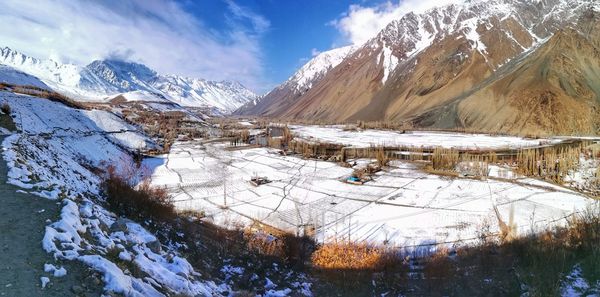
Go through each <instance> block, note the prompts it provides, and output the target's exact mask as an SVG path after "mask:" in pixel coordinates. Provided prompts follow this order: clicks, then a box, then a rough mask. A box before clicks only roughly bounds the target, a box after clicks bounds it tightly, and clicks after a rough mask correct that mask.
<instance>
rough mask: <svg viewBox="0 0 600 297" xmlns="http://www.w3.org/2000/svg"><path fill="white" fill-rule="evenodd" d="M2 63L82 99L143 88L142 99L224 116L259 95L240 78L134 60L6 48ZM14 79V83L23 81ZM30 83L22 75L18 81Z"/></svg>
mask: <svg viewBox="0 0 600 297" xmlns="http://www.w3.org/2000/svg"><path fill="white" fill-rule="evenodd" d="M0 64H4V65H6V66H10V67H12V68H14V69H16V70H18V71H21V72H23V73H26V74H28V75H30V76H34V77H37V78H38V79H39V80H40V81H42V82H43V84H45V85H47V86H48V87H50V88H51V89H53V90H55V91H57V92H59V93H62V94H64V95H66V96H69V97H72V98H73V99H76V100H82V101H105V100H110V99H113V98H115V97H118V96H120V95H124V96H123V98H129V97H136V96H135V94H136V93H138V94H139V93H140V92H141V93H143V94H144V101H164V100H168V101H170V102H173V103H176V104H179V105H181V106H184V107H196V108H206V109H214V110H216V111H218V112H219V113H225V114H226V113H230V112H232V111H234V110H235V109H237V108H239V107H240V106H242V105H244V104H245V103H247V102H249V101H252V100H254V99H256V98H257V95H256V94H254V93H253V92H252V91H250V90H248V89H247V88H246V87H244V86H243V85H241V84H240V83H238V82H228V81H210V80H204V79H197V78H188V77H182V76H177V75H162V74H159V73H157V72H156V71H154V70H152V69H150V68H148V67H147V66H145V65H143V64H139V63H133V62H123V61H117V60H96V61H93V62H92V63H90V64H88V65H86V66H78V65H73V64H61V63H58V62H55V61H52V60H42V59H37V58H33V57H30V56H27V55H25V54H23V53H20V52H18V51H15V50H12V49H10V48H7V47H5V48H0ZM0 71H1V72H2V73H5V74H0V75H1V76H0V78H2V77H8V76H9V74H8V69H7V68H2V69H0ZM14 78H15V77H14V76H12V79H11V81H12V82H13V83H15V84H19V82H20V81H19V80H15V79H14ZM7 79H8V78H7ZM0 82H1V81H0ZM29 82H30V80H28V79H25V78H23V80H22V82H21V83H20V84H28V83H29ZM131 94H134V95H131ZM136 98H138V99H139V96H137V97H136ZM133 101H136V99H133Z"/></svg>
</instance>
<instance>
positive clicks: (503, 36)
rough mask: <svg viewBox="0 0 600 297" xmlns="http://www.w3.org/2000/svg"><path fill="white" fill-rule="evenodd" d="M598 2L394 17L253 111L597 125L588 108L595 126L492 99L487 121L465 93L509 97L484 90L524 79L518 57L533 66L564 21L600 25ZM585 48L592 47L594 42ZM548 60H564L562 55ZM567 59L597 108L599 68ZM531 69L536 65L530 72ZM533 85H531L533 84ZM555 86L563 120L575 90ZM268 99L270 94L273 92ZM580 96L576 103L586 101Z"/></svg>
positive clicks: (537, 128)
mask: <svg viewBox="0 0 600 297" xmlns="http://www.w3.org/2000/svg"><path fill="white" fill-rule="evenodd" d="M598 11H600V3H596V2H594V1H591V0H578V1H566V0H546V1H529V0H517V1H508V0H490V1H465V2H464V3H463V4H452V5H447V6H443V7H437V8H433V9H431V10H428V11H426V12H425V13H422V14H415V13H408V14H406V15H404V16H403V17H402V18H400V19H397V20H394V21H392V22H391V23H390V24H388V25H387V26H386V27H385V28H384V29H383V30H382V31H380V32H379V33H378V34H377V35H376V36H374V37H373V38H372V39H370V40H369V41H367V42H366V43H365V44H363V45H361V46H360V47H359V48H358V49H357V50H355V51H353V52H352V53H351V54H349V55H348V56H346V57H345V58H344V59H343V61H342V62H340V63H339V64H338V65H337V66H336V67H333V68H332V69H330V70H329V71H327V73H326V75H325V76H324V77H323V78H322V79H320V80H319V81H318V82H316V83H315V84H314V85H313V86H312V87H311V88H310V89H309V90H307V91H306V92H305V93H304V94H302V95H301V96H298V97H297V98H296V99H295V100H294V102H293V104H289V105H284V106H278V105H276V104H274V106H275V107H276V108H268V109H262V110H258V111H256V110H255V112H254V114H256V115H261V116H268V117H279V118H294V119H304V120H306V119H311V120H324V121H332V122H346V121H356V120H367V121H379V120H387V121H396V122H403V123H407V124H408V125H414V126H417V127H424V128H428V127H429V128H447V129H473V130H485V131H490V132H503V133H519V134H522V133H534V134H535V133H559V134H560V133H566V134H573V133H584V134H590V133H593V134H595V133H597V131H598V126H597V125H596V124H591V123H592V122H594V121H593V120H592V118H593V117H594V116H595V113H594V114H588V115H586V117H589V119H588V120H586V121H587V122H588V123H589V124H590V125H589V126H585V127H584V125H575V126H573V127H577V128H571V126H570V124H569V125H564V126H561V125H554V124H550V122H549V121H544V120H541V119H539V121H538V122H536V123H529V124H527V125H522V126H515V125H512V126H511V125H509V124H510V123H511V121H515V120H517V118H515V117H513V116H512V115H511V114H508V113H507V112H506V111H501V110H502V108H500V107H497V108H496V107H494V108H489V109H488V108H487V107H488V106H487V105H483V106H484V107H485V108H482V109H483V110H487V111H486V112H488V113H489V114H486V115H485V116H486V117H489V118H493V119H494V121H496V124H495V125H491V124H490V123H488V122H486V121H477V120H474V119H476V118H481V117H482V116H483V115H482V114H481V113H480V112H477V110H474V109H473V108H466V107H467V106H470V104H475V103H469V104H467V103H462V104H461V103H460V102H462V101H464V100H467V99H468V101H467V102H472V101H474V102H480V105H481V102H486V104H488V105H489V106H495V105H500V104H501V103H506V98H505V97H504V96H507V94H504V93H502V92H491V91H487V88H488V87H486V85H487V84H491V85H493V84H496V83H497V82H496V81H497V80H499V79H500V78H501V77H505V78H506V77H508V78H507V79H510V80H513V81H519V80H525V81H528V78H527V77H520V76H519V75H524V74H523V73H525V72H523V71H519V65H529V64H528V63H527V60H529V59H531V58H532V57H537V56H536V53H538V52H539V51H544V50H547V48H545V47H544V45H545V44H546V43H547V42H549V41H550V40H552V37H553V36H554V35H555V33H556V32H558V31H559V30H561V29H568V28H572V29H574V30H575V31H577V32H582V31H586V30H587V31H588V32H592V33H593V32H597V30H594V29H597V28H598V23H599V19H600V14H599V13H598ZM585 18H587V21H586V20H585ZM587 40H589V42H590V43H591V44H596V45H597V44H599V43H600V36H597V34H596V35H594V34H589V36H588V38H587ZM578 42H581V40H579V41H578ZM561 50H562V51H563V52H560V51H561ZM554 51H556V53H557V54H564V55H567V56H571V55H575V54H574V52H573V51H564V49H554ZM585 55H593V51H591V50H590V51H589V52H588V53H586V54H585ZM571 58H573V57H571ZM522 60H525V62H523V61H522ZM567 60H568V59H567ZM523 63H524V64H523ZM533 64H534V63H533ZM587 64H594V63H587ZM536 65H537V64H536ZM548 65H550V67H552V68H554V67H560V64H558V63H554V64H548ZM571 66H572V67H574V69H572V70H570V71H572V72H573V73H577V71H578V69H579V71H583V72H584V73H585V75H584V77H582V78H581V79H582V81H580V82H578V84H579V85H581V87H582V88H586V89H589V90H596V91H594V92H593V93H594V94H595V97H594V98H595V99H596V100H591V99H589V98H588V99H585V106H588V107H589V109H590V110H597V109H598V107H597V101H599V100H598V98H600V92H597V88H596V87H595V84H594V83H588V82H587V81H592V82H593V81H595V79H596V76H597V75H596V69H595V68H594V69H591V68H590V69H588V70H586V71H584V68H585V67H588V66H586V63H576V64H572V65H571ZM588 68H589V67H588ZM552 73H554V72H552ZM527 75H538V74H534V73H530V72H527ZM544 79H547V80H552V79H556V78H553V77H545V78H544ZM532 81H533V80H532ZM538 81H539V80H538ZM543 85H545V86H546V85H547V84H543ZM547 86H548V87H547V89H540V88H534V85H529V86H526V85H525V84H523V86H522V87H523V89H519V90H515V92H513V93H512V96H532V97H536V98H537V97H540V96H542V95H541V94H544V93H546V91H548V90H549V88H550V85H549V84H548V85H547ZM527 88H530V90H531V91H532V92H529V93H528V92H527ZM559 89H560V86H559ZM589 90H588V91H589ZM486 92H487V93H486ZM552 92H554V94H555V95H556V96H555V98H558V99H557V100H562V101H564V102H565V104H563V106H564V107H563V109H558V110H555V112H557V113H558V116H557V118H561V119H564V120H566V119H567V117H566V116H564V115H567V114H569V113H570V112H569V111H568V110H566V109H567V108H568V105H566V102H571V101H572V100H571V99H574V98H573V93H572V92H571V93H570V94H569V93H568V92H567V91H566V90H553V91H552ZM517 94H518V95H517ZM488 95H493V96H498V97H497V98H494V100H491V102H490V100H487V99H486V98H485V96H488ZM263 100H264V101H269V100H273V98H269V95H267V96H266V98H264V99H263ZM523 100H526V99H523ZM583 100H584V99H580V100H579V101H577V100H576V101H573V102H579V103H581V101H583ZM579 103H578V104H579ZM506 104H508V103H506ZM475 105H477V104H475ZM578 106H579V105H578ZM511 112H512V113H513V114H516V117H518V118H519V119H525V118H528V117H529V118H531V114H528V112H527V111H526V110H519V109H514V108H512V109H511ZM469 113H472V114H469ZM242 114H247V113H244V112H242ZM500 115H503V116H500ZM465 119H469V120H465ZM568 127H569V128H568Z"/></svg>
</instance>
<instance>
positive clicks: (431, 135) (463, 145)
mask: <svg viewBox="0 0 600 297" xmlns="http://www.w3.org/2000/svg"><path fill="white" fill-rule="evenodd" d="M289 127H290V129H292V132H293V133H294V135H295V136H296V138H300V139H304V140H308V141H321V142H325V143H336V144H342V145H347V146H350V147H370V146H378V145H385V146H397V147H399V146H408V147H426V148H432V147H436V146H441V147H446V148H457V149H511V148H521V147H530V146H538V145H542V144H549V143H558V142H560V141H561V140H560V139H527V138H521V137H514V136H494V135H487V134H467V133H450V132H428V131H414V132H407V133H401V132H396V131H386V130H372V129H367V130H362V131H358V132H357V131H345V130H344V127H343V126H301V125H290V126H289Z"/></svg>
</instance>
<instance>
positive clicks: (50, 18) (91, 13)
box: [0, 0, 463, 93]
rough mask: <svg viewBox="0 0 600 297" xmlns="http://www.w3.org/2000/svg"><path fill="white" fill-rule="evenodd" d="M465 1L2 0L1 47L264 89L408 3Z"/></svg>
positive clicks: (360, 37)
mask: <svg viewBox="0 0 600 297" xmlns="http://www.w3.org/2000/svg"><path fill="white" fill-rule="evenodd" d="M457 1H463V0H110V1H109V0H106V1H104V0H80V1H71V0H37V1H21V0H3V1H2V2H3V3H2V9H0V19H1V20H2V21H3V23H4V24H11V26H10V27H7V28H5V29H3V30H0V46H8V47H11V48H13V49H16V50H19V51H22V52H24V53H26V54H29V55H32V56H34V57H38V58H51V59H54V60H56V61H58V62H63V63H75V64H78V65H86V64H87V63H90V62H91V61H93V60H95V59H104V58H119V59H123V60H127V61H134V62H140V63H144V64H146V65H148V66H149V67H151V68H153V69H155V70H157V71H158V72H160V73H170V74H178V75H185V76H190V77H198V78H204V79H209V80H236V81H239V82H241V83H242V84H244V85H246V86H247V87H249V88H250V89H252V90H254V91H255V92H257V93H264V92H267V91H269V90H270V89H271V88H272V87H274V86H275V85H277V84H279V83H281V82H283V81H284V80H286V79H287V78H288V77H289V76H290V75H292V74H293V73H294V71H295V70H296V69H297V68H298V67H300V66H301V65H302V64H303V63H304V62H306V61H307V60H308V59H310V58H311V57H312V56H313V55H314V54H316V53H318V52H319V51H325V50H328V49H331V48H333V47H338V46H343V45H348V44H360V43H363V42H364V41H366V40H367V39H368V38H370V37H372V36H374V35H375V34H377V32H379V31H380V30H381V29H382V28H383V27H384V26H385V25H386V24H388V23H389V22H390V21H392V20H394V19H398V18H400V17H402V15H404V14H405V13H407V12H409V11H413V10H415V11H422V10H424V9H427V8H430V7H432V6H434V5H441V4H446V3H451V2H457Z"/></svg>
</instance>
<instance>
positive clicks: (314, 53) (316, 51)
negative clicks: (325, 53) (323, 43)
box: [310, 47, 321, 57]
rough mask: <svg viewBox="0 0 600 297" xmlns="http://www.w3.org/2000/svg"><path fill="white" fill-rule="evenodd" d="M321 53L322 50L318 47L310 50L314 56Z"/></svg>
mask: <svg viewBox="0 0 600 297" xmlns="http://www.w3.org/2000/svg"><path fill="white" fill-rule="evenodd" d="M320 53H321V51H320V50H318V49H316V48H314V47H313V48H312V49H311V50H310V55H311V56H313V57H316V56H318V55H319V54H320Z"/></svg>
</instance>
